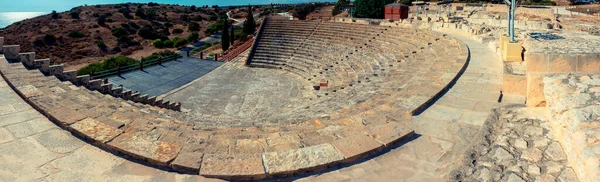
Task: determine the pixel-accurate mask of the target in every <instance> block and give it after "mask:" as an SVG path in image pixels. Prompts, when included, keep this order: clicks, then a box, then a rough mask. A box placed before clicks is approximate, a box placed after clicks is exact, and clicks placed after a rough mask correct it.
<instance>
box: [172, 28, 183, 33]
mask: <svg viewBox="0 0 600 182" xmlns="http://www.w3.org/2000/svg"><path fill="white" fill-rule="evenodd" d="M180 33H183V30H182V29H180V28H176V29H173V34H180Z"/></svg>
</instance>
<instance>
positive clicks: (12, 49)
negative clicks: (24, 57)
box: [2, 45, 21, 60]
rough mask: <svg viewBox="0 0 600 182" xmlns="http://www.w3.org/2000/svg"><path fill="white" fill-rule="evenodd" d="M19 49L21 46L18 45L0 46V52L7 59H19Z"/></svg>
mask: <svg viewBox="0 0 600 182" xmlns="http://www.w3.org/2000/svg"><path fill="white" fill-rule="evenodd" d="M20 51H21V46H19V45H4V46H2V53H3V54H4V58H6V59H8V60H19V59H20V57H19V52H20Z"/></svg>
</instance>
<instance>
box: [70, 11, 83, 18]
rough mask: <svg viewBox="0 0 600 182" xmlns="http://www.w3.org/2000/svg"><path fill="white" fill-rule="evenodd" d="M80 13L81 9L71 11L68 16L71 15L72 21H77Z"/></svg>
mask: <svg viewBox="0 0 600 182" xmlns="http://www.w3.org/2000/svg"><path fill="white" fill-rule="evenodd" d="M80 13H81V9H72V10H71V12H70V13H69V15H71V18H73V19H79V14H80Z"/></svg>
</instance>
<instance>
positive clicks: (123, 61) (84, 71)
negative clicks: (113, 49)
mask: <svg viewBox="0 0 600 182" xmlns="http://www.w3.org/2000/svg"><path fill="white" fill-rule="evenodd" d="M139 63H140V61H138V60H135V59H133V58H129V57H125V56H116V57H110V58H108V59H106V60H104V61H102V62H99V63H92V64H90V65H87V66H86V67H83V68H81V69H80V70H79V71H78V72H77V74H78V75H88V74H90V73H92V72H96V73H97V72H100V71H104V70H109V69H114V68H117V67H119V66H128V65H132V64H139Z"/></svg>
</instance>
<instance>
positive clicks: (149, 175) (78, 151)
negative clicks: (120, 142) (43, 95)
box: [0, 79, 218, 182]
mask: <svg viewBox="0 0 600 182" xmlns="http://www.w3.org/2000/svg"><path fill="white" fill-rule="evenodd" d="M0 103H1V105H0V161H2V162H0V181H61V182H63V181H218V180H214V179H209V178H204V177H202V176H198V175H183V174H178V173H174V172H167V171H164V170H161V169H156V168H152V167H147V166H144V165H141V164H138V163H134V162H131V161H129V160H127V159H124V158H123V157H121V156H116V155H113V154H111V153H108V152H106V151H104V150H101V149H99V148H97V147H94V146H92V145H90V144H87V143H85V142H82V140H81V139H79V138H76V137H74V136H73V135H71V133H69V132H67V131H65V130H63V129H61V128H59V127H58V126H56V125H55V124H54V123H52V122H51V121H49V120H48V119H47V118H46V117H45V116H43V115H42V114H40V113H38V112H37V111H36V110H34V109H33V108H31V107H30V106H29V105H28V104H27V103H25V101H23V100H22V99H21V98H20V97H19V96H18V95H17V94H16V93H14V91H13V90H12V89H11V88H10V87H9V86H8V85H7V83H6V82H5V81H4V79H0Z"/></svg>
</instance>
